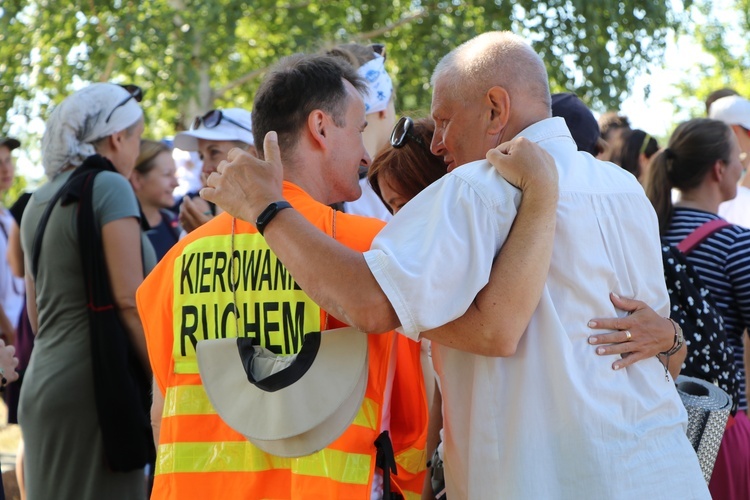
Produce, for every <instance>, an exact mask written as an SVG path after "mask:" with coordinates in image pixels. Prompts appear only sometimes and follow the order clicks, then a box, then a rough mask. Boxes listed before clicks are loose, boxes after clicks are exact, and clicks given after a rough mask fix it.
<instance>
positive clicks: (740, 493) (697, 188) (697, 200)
mask: <svg viewBox="0 0 750 500" xmlns="http://www.w3.org/2000/svg"><path fill="white" fill-rule="evenodd" d="M742 172H743V166H742V162H741V161H740V148H739V145H738V143H737V139H736V137H735V135H734V134H733V133H732V130H731V129H730V128H729V127H728V126H727V125H725V124H724V123H723V122H720V121H717V120H710V119H707V118H698V119H694V120H690V121H687V122H685V123H682V124H680V125H679V126H678V127H677V129H675V131H674V133H673V134H672V136H671V137H670V138H669V143H668V145H667V147H666V148H665V149H664V150H662V151H659V152H658V153H656V155H655V156H654V158H653V159H652V160H651V167H650V170H649V172H648V177H647V179H646V194H647V195H648V197H649V199H650V200H651V203H652V204H653V205H654V208H655V209H656V214H657V215H658V217H659V230H660V232H661V235H662V238H663V239H664V240H665V241H666V242H667V243H669V244H671V245H677V244H678V243H680V242H682V241H683V240H685V239H686V238H687V237H688V236H690V235H693V234H697V233H695V232H696V230H699V229H702V228H708V227H710V226H709V225H714V226H715V227H718V228H719V229H715V230H714V231H713V232H712V233H708V234H709V235H708V236H707V237H706V238H705V239H704V240H702V242H701V243H699V244H698V246H697V247H696V248H695V250H694V251H692V252H690V253H689V254H688V255H687V260H688V262H689V263H690V264H691V265H692V267H693V268H694V269H695V271H696V272H697V273H698V275H700V277H701V278H702V280H703V284H704V286H705V287H706V289H707V290H708V291H709V292H710V294H711V298H712V299H713V301H714V302H715V304H716V307H717V309H718V311H719V312H720V313H721V315H722V318H723V320H724V328H725V330H726V332H727V337H728V341H729V344H730V345H731V346H732V347H733V349H734V359H735V368H736V369H737V370H738V371H739V372H740V375H741V376H740V382H741V387H740V389H739V393H738V395H739V405H738V406H739V411H737V413H736V415H735V417H734V418H733V419H730V424H729V425H728V426H727V431H726V432H725V434H724V439H723V441H722V444H721V447H720V449H719V456H718V457H717V459H716V464H715V466H714V471H713V475H712V477H711V483H710V485H709V489H710V490H711V494H712V496H713V497H714V498H749V497H750V421H748V419H747V416H746V414H745V411H746V410H747V402H746V400H745V380H746V379H745V373H744V365H743V352H744V349H743V338H742V337H743V331H744V330H745V329H746V328H747V327H748V325H750V230H749V229H745V228H742V227H740V226H736V225H731V224H726V225H725V226H723V224H725V223H724V222H723V220H722V219H721V218H720V217H719V216H718V215H717V213H718V208H719V204H720V203H721V202H723V201H726V200H730V199H732V198H734V196H735V194H736V192H737V181H738V180H739V179H740V177H741V176H742ZM672 190H677V192H678V193H679V198H678V200H677V201H676V202H674V203H673V201H672ZM716 221H719V222H718V223H717V222H716ZM715 347H716V349H719V346H718V345H717V346H715ZM707 367H708V365H707Z"/></svg>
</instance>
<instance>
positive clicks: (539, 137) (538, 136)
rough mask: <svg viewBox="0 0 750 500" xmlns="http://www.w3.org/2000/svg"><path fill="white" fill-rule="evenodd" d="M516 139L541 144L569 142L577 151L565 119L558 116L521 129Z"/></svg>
mask: <svg viewBox="0 0 750 500" xmlns="http://www.w3.org/2000/svg"><path fill="white" fill-rule="evenodd" d="M517 137H525V138H527V139H528V140H530V141H532V142H537V143H541V142H544V141H547V140H550V139H563V140H566V141H569V142H570V145H572V146H573V148H575V149H578V148H577V146H576V143H575V141H574V140H573V137H572V136H571V135H570V130H568V126H567V125H566V123H565V119H563V118H561V117H559V116H553V117H552V118H546V119H544V120H542V121H539V122H536V123H534V124H532V125H529V126H528V127H526V128H525V129H523V130H522V131H521V132H520V133H519V134H518V136H517Z"/></svg>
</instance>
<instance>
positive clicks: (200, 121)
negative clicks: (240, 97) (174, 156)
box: [174, 108, 255, 151]
mask: <svg viewBox="0 0 750 500" xmlns="http://www.w3.org/2000/svg"><path fill="white" fill-rule="evenodd" d="M252 131H253V120H252V114H251V113H250V111H246V110H244V109H242V108H228V109H214V110H211V111H209V112H208V113H206V114H205V115H203V116H199V117H197V118H196V119H195V120H194V121H193V126H192V127H191V128H190V130H186V131H184V132H180V133H178V134H177V135H176V136H175V138H174V146H175V147H176V148H178V149H181V150H183V151H198V139H206V140H209V141H241V142H244V143H245V144H250V145H251V146H254V145H255V141H254V140H253V132H252Z"/></svg>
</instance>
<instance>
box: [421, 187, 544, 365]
mask: <svg viewBox="0 0 750 500" xmlns="http://www.w3.org/2000/svg"><path fill="white" fill-rule="evenodd" d="M556 208H557V196H556V191H552V192H550V191H549V190H547V189H539V190H535V189H533V188H531V189H528V190H527V191H526V192H525V193H524V196H523V199H522V201H521V204H520V206H519V207H518V215H517V216H516V220H515V221H514V222H513V226H512V227H511V230H510V233H509V234H508V239H507V240H506V241H505V244H504V245H503V247H502V249H501V250H500V253H499V254H498V257H497V258H496V259H495V263H494V264H493V266H492V273H491V275H490V280H489V283H488V284H487V285H486V286H485V287H484V288H483V289H482V291H481V292H479V294H478V295H477V297H476V299H475V300H474V302H473V303H472V305H471V306H470V307H469V309H468V310H467V311H466V313H465V314H464V315H463V316H461V317H460V318H458V319H456V320H454V321H452V322H450V323H448V324H446V325H444V326H441V327H439V328H435V329H433V330H429V331H427V332H422V336H423V337H425V338H428V339H430V340H432V341H435V342H438V343H440V344H444V345H447V346H449V347H453V348H455V349H460V350H462V351H468V352H472V353H474V354H481V355H484V356H511V355H513V354H514V353H515V351H516V348H517V346H518V342H519V341H520V340H521V336H522V335H523V333H524V331H526V327H527V326H528V324H529V321H531V316H532V314H533V313H534V311H535V310H536V307H537V305H538V304H539V299H540V297H541V295H542V290H543V289H544V283H545V281H546V279H547V273H548V272H549V264H550V258H551V256H552V246H553V240H554V236H555V221H556V216H555V211H556Z"/></svg>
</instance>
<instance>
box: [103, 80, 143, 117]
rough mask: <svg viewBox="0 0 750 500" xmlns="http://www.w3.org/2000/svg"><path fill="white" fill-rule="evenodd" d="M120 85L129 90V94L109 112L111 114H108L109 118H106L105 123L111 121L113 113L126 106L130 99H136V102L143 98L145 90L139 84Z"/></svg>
mask: <svg viewBox="0 0 750 500" xmlns="http://www.w3.org/2000/svg"><path fill="white" fill-rule="evenodd" d="M120 87H122V88H124V89H125V90H127V91H128V96H127V97H126V98H125V99H123V100H122V101H120V102H119V103H118V104H117V106H115V107H114V108H113V109H112V111H110V112H109V115H107V119H106V120H104V123H109V120H110V119H111V118H112V115H113V114H115V111H117V108H120V107H122V106H125V105H126V104H127V103H128V101H129V100H131V99H135V102H141V100H142V99H143V90H142V89H141V88H140V87H139V86H138V85H132V84H127V85H120Z"/></svg>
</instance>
